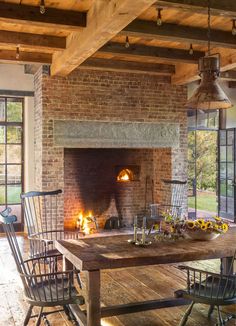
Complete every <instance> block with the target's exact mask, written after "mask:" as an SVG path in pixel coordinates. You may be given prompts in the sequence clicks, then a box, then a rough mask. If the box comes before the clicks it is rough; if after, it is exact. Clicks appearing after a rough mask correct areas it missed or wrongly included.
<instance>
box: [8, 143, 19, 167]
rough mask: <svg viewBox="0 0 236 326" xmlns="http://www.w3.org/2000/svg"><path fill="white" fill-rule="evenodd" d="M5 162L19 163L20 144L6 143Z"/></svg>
mask: <svg viewBox="0 0 236 326" xmlns="http://www.w3.org/2000/svg"><path fill="white" fill-rule="evenodd" d="M7 163H21V145H7Z"/></svg>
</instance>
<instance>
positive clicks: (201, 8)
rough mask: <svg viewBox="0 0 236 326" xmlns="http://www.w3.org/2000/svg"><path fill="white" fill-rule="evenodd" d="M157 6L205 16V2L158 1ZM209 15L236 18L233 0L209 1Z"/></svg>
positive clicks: (200, 0)
mask: <svg viewBox="0 0 236 326" xmlns="http://www.w3.org/2000/svg"><path fill="white" fill-rule="evenodd" d="M157 6H158V7H162V8H176V9H181V10H188V11H193V12H195V13H200V14H207V0H158V1H157ZM211 13H212V15H216V16H218V15H219V16H227V17H232V18H234V17H236V1H235V0H222V1H221V0H211Z"/></svg>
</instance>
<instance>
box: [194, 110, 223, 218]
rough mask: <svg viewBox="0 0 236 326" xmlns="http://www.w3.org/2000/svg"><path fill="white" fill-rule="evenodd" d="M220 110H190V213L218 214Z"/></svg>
mask: <svg viewBox="0 0 236 326" xmlns="http://www.w3.org/2000/svg"><path fill="white" fill-rule="evenodd" d="M218 124H219V113H218V112H217V111H210V112H203V111H197V110H195V111H193V110H192V111H190V112H189V116H188V130H189V132H188V215H189V217H191V218H196V217H212V216H215V215H217V213H218V202H217V180H218V173H217V169H218V167H217V155H218V153H217V141H218Z"/></svg>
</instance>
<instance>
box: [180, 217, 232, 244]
mask: <svg viewBox="0 0 236 326" xmlns="http://www.w3.org/2000/svg"><path fill="white" fill-rule="evenodd" d="M185 227H186V233H187V235H188V236H189V237H190V238H192V239H195V240H213V239H215V238H217V237H218V236H219V235H220V234H222V233H226V232H227V231H228V229H229V224H228V223H226V222H225V221H223V220H222V219H221V218H220V217H218V216H216V217H214V220H209V219H203V218H198V219H197V220H195V221H191V220H187V221H185Z"/></svg>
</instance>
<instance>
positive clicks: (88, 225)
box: [76, 211, 94, 234]
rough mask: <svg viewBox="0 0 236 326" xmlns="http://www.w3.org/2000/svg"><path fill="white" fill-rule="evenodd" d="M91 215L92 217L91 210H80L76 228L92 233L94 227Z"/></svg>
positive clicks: (85, 232)
mask: <svg viewBox="0 0 236 326" xmlns="http://www.w3.org/2000/svg"><path fill="white" fill-rule="evenodd" d="M91 217H93V212H92V211H88V212H87V213H83V212H80V213H79V216H78V219H77V221H76V228H77V229H78V230H81V231H82V232H83V233H84V234H90V233H92V232H93V231H94V227H92V226H93V225H92V224H93V221H91Z"/></svg>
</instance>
